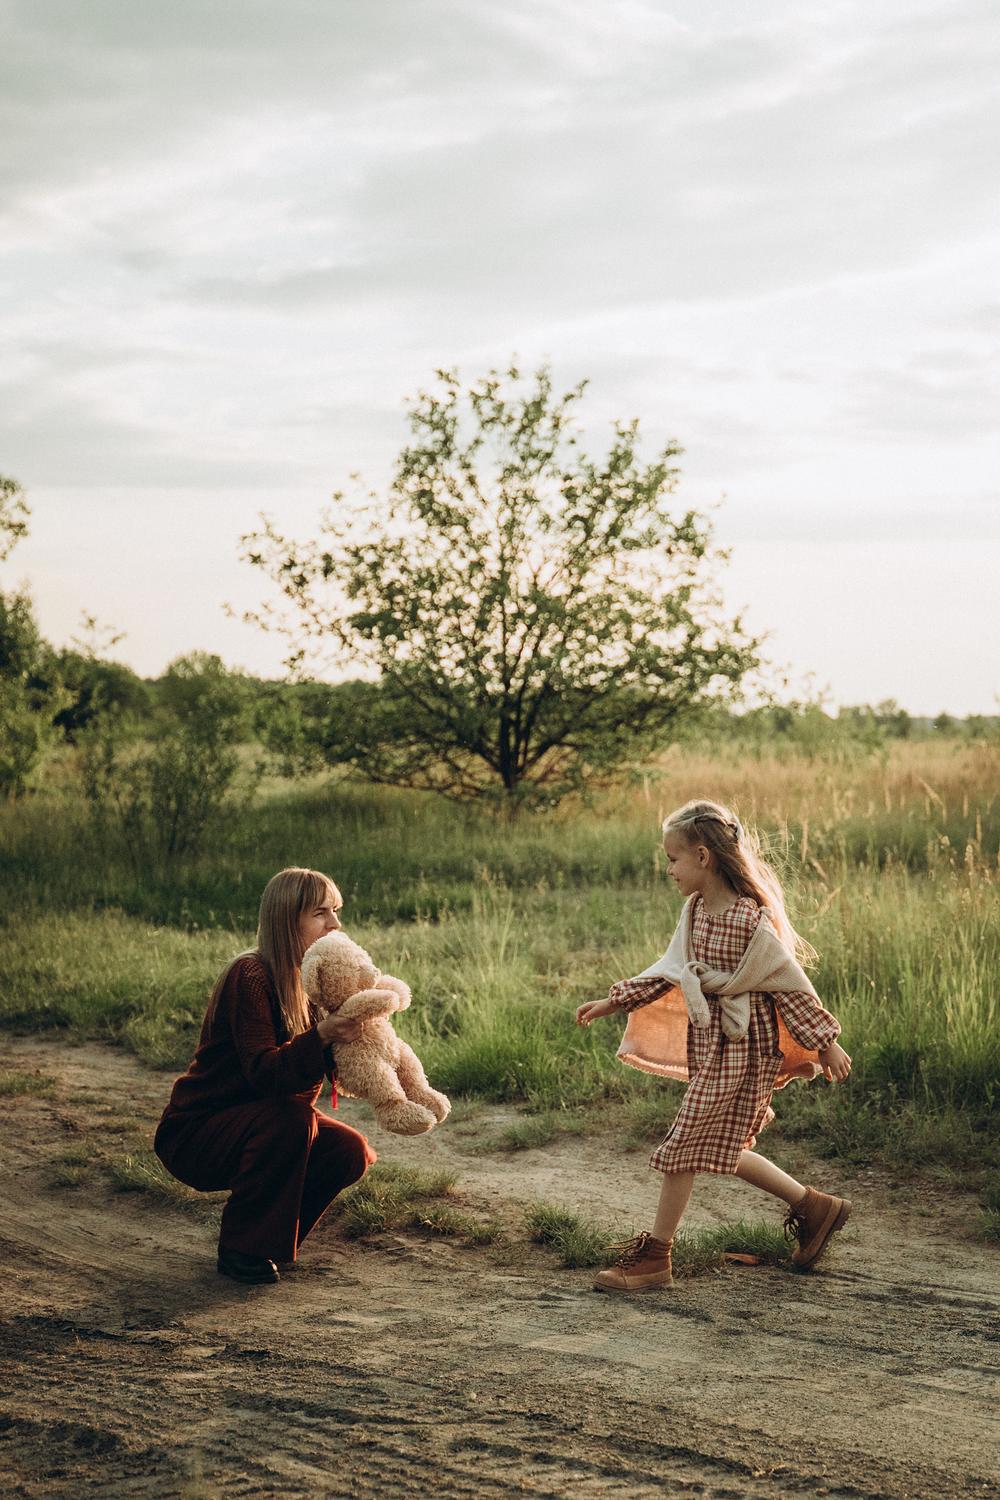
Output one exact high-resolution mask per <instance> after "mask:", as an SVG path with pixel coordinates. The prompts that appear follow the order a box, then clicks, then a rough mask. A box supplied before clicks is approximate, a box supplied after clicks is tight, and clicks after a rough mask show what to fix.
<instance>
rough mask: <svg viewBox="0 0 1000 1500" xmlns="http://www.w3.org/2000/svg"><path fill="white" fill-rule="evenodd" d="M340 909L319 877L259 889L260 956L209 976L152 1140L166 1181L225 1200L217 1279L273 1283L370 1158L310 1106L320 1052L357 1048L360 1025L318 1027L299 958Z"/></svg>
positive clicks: (300, 873)
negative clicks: (343, 1045)
mask: <svg viewBox="0 0 1000 1500" xmlns="http://www.w3.org/2000/svg"><path fill="white" fill-rule="evenodd" d="M342 905H343V902H342V900H341V897H340V893H339V891H338V890H337V887H336V886H335V885H334V883H333V881H332V880H330V879H328V877H327V876H326V875H321V874H319V873H318V871H316V870H300V869H288V870H282V871H280V873H279V874H277V875H275V876H274V878H273V879H272V880H270V881H269V882H268V884H267V886H266V888H265V890H264V894H263V896H262V897H261V903H260V917H259V922H258V928H257V946H256V948H254V949H252V950H251V951H250V952H248V953H241V954H239V955H238V957H236V958H235V959H233V961H232V962H231V963H230V964H229V965H228V966H227V968H226V969H225V970H224V971H223V973H222V974H221V975H220V976H219V979H218V982H217V983H216V986H215V989H214V990H213V991H212V995H211V999H210V1000H209V1003H208V1010H207V1011H206V1013H205V1020H204V1023H203V1025H202V1028H201V1038H200V1040H199V1043H198V1050H197V1052H196V1053H195V1055H194V1058H193V1059H192V1062H191V1065H190V1067H189V1068H188V1070H187V1072H186V1073H185V1074H183V1076H182V1077H180V1078H178V1080H177V1082H176V1083H175V1084H174V1087H173V1090H172V1092H171V1095H170V1102H169V1104H168V1105H167V1107H166V1110H165V1111H164V1114H163V1118H162V1119H161V1121H160V1124H159V1127H158V1129H157V1132H156V1139H155V1141H154V1143H153V1144H154V1149H155V1151H156V1154H157V1156H158V1157H159V1158H160V1160H161V1161H162V1163H163V1165H164V1166H165V1167H166V1168H167V1170H168V1172H171V1173H172V1174H173V1176H174V1177H176V1178H178V1179H179V1180H180V1181H181V1182H184V1183H186V1184H187V1185H188V1187H193V1188H197V1190H198V1191H199V1192H203V1193H208V1192H218V1191H219V1190H221V1189H223V1188H229V1189H230V1190H231V1193H230V1198H229V1202H228V1203H227V1204H226V1206H225V1208H224V1209H223V1212H222V1224H221V1226H220V1231H219V1259H218V1269H219V1271H220V1273H221V1274H222V1275H223V1276H231V1277H233V1278H234V1279H235V1280H236V1281H246V1282H255V1283H256V1282H273V1281H278V1280H279V1279H280V1277H279V1271H278V1266H279V1265H281V1264H283V1263H284V1264H286V1265H290V1264H293V1263H294V1261H295V1258H296V1256H297V1254H298V1248H299V1246H300V1245H301V1243H302V1241H303V1240H304V1239H305V1237H306V1235H307V1234H308V1233H309V1231H310V1230H311V1229H312V1227H313V1225H314V1224H315V1223H316V1222H317V1221H318V1219H319V1218H320V1216H321V1215H322V1214H323V1212H324V1210H325V1209H326V1208H327V1206H328V1205H329V1204H330V1202H331V1201H332V1200H333V1199H334V1198H335V1197H336V1196H337V1194H338V1193H339V1192H340V1191H341V1190H342V1189H343V1188H345V1187H348V1186H349V1185H350V1184H351V1183H352V1182H357V1181H358V1180H359V1178H361V1177H363V1176H364V1174H365V1172H367V1170H368V1168H369V1167H370V1166H371V1165H372V1163H373V1162H374V1161H375V1153H374V1151H373V1150H372V1149H371V1147H370V1146H369V1144H368V1142H367V1141H366V1140H365V1138H364V1136H363V1135H361V1134H360V1132H359V1131H357V1130H352V1129H351V1127H350V1126H349V1125H340V1124H338V1123H337V1122H336V1121H334V1120H331V1119H329V1118H328V1117H327V1116H325V1115H322V1114H320V1112H319V1111H318V1110H317V1108H316V1100H317V1098H318V1097H319V1093H320V1090H321V1088H322V1084H323V1078H324V1076H328V1077H330V1079H331V1083H332V1082H333V1078H332V1060H331V1056H330V1052H329V1047H330V1044H331V1043H332V1042H350V1041H355V1040H357V1038H358V1036H359V1035H360V1033H361V1027H362V1025H363V1022H361V1021H357V1020H351V1019H346V1020H345V1019H342V1018H340V1017H337V1016H328V1017H326V1019H324V1020H322V1021H317V1020H316V1018H315V1016H314V1014H313V1012H312V1009H311V1006H310V1004H309V1001H308V999H307V998H306V995H305V992H304V990H303V988H302V979H301V975H300V965H301V963H302V956H303V954H304V953H305V951H306V949H307V948H308V947H309V945H310V944H311V943H314V942H315V941H316V939H317V938H320V937H323V936H324V934H325V933H328V932H333V931H334V930H335V929H336V928H338V927H339V926H340V917H339V915H338V913H339V911H340V908H341V906H342ZM336 1102H337V1092H336V1085H335V1084H334V1086H333V1103H334V1106H336Z"/></svg>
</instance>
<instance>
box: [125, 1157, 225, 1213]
mask: <svg viewBox="0 0 1000 1500" xmlns="http://www.w3.org/2000/svg"><path fill="white" fill-rule="evenodd" d="M101 1165H102V1167H103V1169H104V1171H105V1172H106V1174H107V1176H108V1177H109V1178H110V1180H111V1183H112V1186H113V1187H114V1189H115V1191H116V1192H118V1193H145V1194H147V1195H148V1196H149V1197H151V1198H154V1199H156V1200H158V1201H159V1202H161V1203H167V1204H169V1205H170V1206H171V1207H173V1208H191V1207H204V1206H205V1205H206V1204H207V1203H208V1202H209V1201H210V1200H209V1199H208V1198H207V1197H206V1195H205V1194H204V1193H196V1192H195V1190H194V1189H193V1188H189V1187H185V1185H184V1184H183V1183H182V1182H178V1181H177V1178H176V1177H172V1176H171V1175H170V1173H169V1172H168V1171H167V1169H166V1167H165V1166H164V1165H163V1163H162V1162H161V1161H160V1160H159V1158H158V1157H157V1156H156V1155H155V1154H154V1153H153V1152H152V1151H149V1150H145V1149H141V1148H140V1149H138V1150H136V1151H128V1152H125V1153H124V1154H123V1155H122V1156H109V1157H104V1158H102V1161H101Z"/></svg>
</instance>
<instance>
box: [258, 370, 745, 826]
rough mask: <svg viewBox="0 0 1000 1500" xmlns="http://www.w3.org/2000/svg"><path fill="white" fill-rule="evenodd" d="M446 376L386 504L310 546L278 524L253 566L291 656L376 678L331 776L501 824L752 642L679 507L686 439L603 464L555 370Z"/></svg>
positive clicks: (699, 691)
mask: <svg viewBox="0 0 1000 1500" xmlns="http://www.w3.org/2000/svg"><path fill="white" fill-rule="evenodd" d="M438 379H439V385H438V388H437V389H436V390H435V391H432V392H429V393H428V392H423V393H421V394H420V395H419V396H418V398H417V400H416V401H415V403H414V405H413V409H412V411H411V415H410V426H411V432H412V440H411V442H410V443H409V444H408V445H407V446H406V447H405V448H404V449H403V451H402V453H401V454H400V457H399V460H398V463H397V467H396V473H395V478H394V480H393V483H392V485H391V488H390V492H389V495H388V497H387V500H386V503H385V504H384V506H381V507H377V508H376V510H375V512H373V514H371V515H369V516H367V517H359V516H356V515H355V516H353V517H351V516H349V515H348V514H347V512H346V511H345V509H344V507H343V506H342V505H340V501H341V499H342V497H337V500H338V510H337V512H336V514H335V515H331V516H329V517H328V518H327V519H326V520H325V522H324V525H323V529H322V533H321V536H320V539H319V540H318V541H316V542H315V543H312V544H299V543H297V542H294V541H289V540H288V539H286V538H284V537H282V536H280V535H279V534H278V533H277V532H276V531H275V530H274V529H273V527H272V526H271V525H270V524H266V525H265V527H264V529H263V530H262V531H260V532H259V533H256V534H254V535H252V536H250V537H247V538H245V539H244V540H245V547H246V552H245V556H246V558H247V560H248V561H249V562H251V563H252V564H254V565H255V566H258V567H260V568H262V569H263V570H264V572H265V573H266V574H267V575H268V576H269V577H271V578H272V579H273V580H274V581H275V582H276V583H277V584H278V585H279V587H280V588H281V590H282V592H283V593H284V595H285V598H286V600H287V601H288V602H289V604H290V605H291V606H292V612H293V622H292V623H291V625H290V626H289V627H288V628H289V631H290V634H291V635H292V638H293V640H294V641H295V643H296V645H297V648H298V649H297V651H296V653H295V656H296V659H299V660H301V658H302V656H303V654H304V652H305V650H306V648H307V647H308V646H309V645H310V644H312V643H314V642H316V641H317V640H319V641H320V642H321V643H322V644H323V645H325V647H326V648H327V649H330V648H331V647H332V648H333V649H334V650H335V651H336V652H338V653H339V655H340V658H341V659H346V660H353V661H360V662H363V663H365V664H366V666H367V668H368V670H369V671H370V672H371V674H372V675H373V676H374V678H375V680H376V684H377V685H376V686H370V687H365V686H364V685H362V684H358V685H357V693H356V696H357V699H358V710H359V711H358V712H355V713H351V712H345V713H344V714H343V715H342V716H341V717H340V718H339V719H338V721H337V723H336V724H335V725H334V724H331V723H329V722H328V724H327V733H326V735H325V736H324V738H323V742H322V749H323V753H324V755H325V756H326V758H327V759H328V760H329V761H330V762H331V763H333V764H341V765H348V766H353V767H355V768H357V769H359V770H361V771H363V773H364V775H365V777H366V778H368V779H369V780H374V781H380V782H385V783H389V784H392V785H400V786H412V787H419V788H422V789H430V790H435V791H439V792H443V793H445V794H447V795H448V796H450V797H454V798H458V799H478V800H486V801H490V800H492V801H494V802H498V803H500V804H502V805H503V806H504V807H505V809H506V810H508V811H510V810H512V809H514V808H516V807H518V806H521V805H523V804H525V803H536V804H543V805H552V804H554V803H556V802H558V801H559V800H560V799H561V798H563V797H565V796H566V795H567V794H568V793H569V792H570V791H572V790H574V789H578V788H579V787H581V786H583V785H584V783H585V782H586V783H588V784H589V785H591V786H592V785H593V784H594V780H595V777H598V776H600V775H601V774H602V773H606V772H608V771H610V770H611V769H612V768H614V767H616V766H619V765H621V764H622V763H623V762H626V761H628V760H629V759H635V758H637V757H638V756H640V755H641V754H642V752H643V751H644V750H645V749H648V747H649V746H650V745H653V744H662V743H663V741H664V739H665V738H667V737H668V736H669V734H670V733H671V732H672V730H673V728H674V726H675V725H676V724H677V723H679V722H680V721H681V720H682V719H683V717H684V716H685V714H687V713H690V712H691V711H692V709H693V708H694V707H695V706H696V705H698V704H701V703H704V702H706V701H709V700H711V699H712V698H713V697H714V696H717V695H718V694H719V693H720V692H721V691H722V690H724V689H731V688H732V687H733V685H734V684H738V683H739V682H740V680H741V679H742V677H743V675H744V674H745V673H746V672H747V671H748V669H749V668H750V666H751V665H753V664H754V663H755V660H756V655H755V651H756V644H757V643H756V642H754V641H752V640H751V639H749V638H748V637H746V636H744V635H743V633H742V631H741V629H740V626H739V623H738V622H730V621H726V620H724V619H723V618H722V617H721V616H720V615H719V613H718V609H717V605H716V601H715V599H714V597H713V595H712V594H711V592H710V590H709V588H708V587H707V576H706V575H707V574H708V573H709V571H710V569H711V566H712V564H713V560H714V558H713V554H712V550H711V541H710V532H709V528H708V524H707V522H706V521H705V519H704V518H703V517H701V516H699V515H698V514H697V513H695V512H694V511H683V512H679V513H678V512H675V509H674V507H673V504H672V498H671V497H672V495H673V491H674V489H675V486H676V481H677V474H678V470H677V468H676V467H675V464H674V460H675V458H676V457H677V455H678V453H679V451H680V450H679V449H678V447H677V446H676V445H675V444H674V443H669V444H668V445H667V446H666V447H665V448H664V449H662V451H660V452H659V453H658V454H656V456H655V457H654V458H653V459H652V460H651V461H649V462H647V461H645V460H644V459H643V458H642V457H641V456H640V452H639V431H638V424H637V423H636V422H631V423H618V424H616V425H615V427H614V429H613V436H612V440H611V445H610V448H609V450H608V452H607V454H606V455H605V456H604V457H603V458H602V459H601V460H599V461H594V460H591V459H590V458H588V457H587V456H586V455H585V454H584V453H582V452H581V451H580V450H579V448H578V440H577V437H576V434H575V428H574V419H575V415H576V406H577V403H578V402H579V400H580V399H581V397H582V395H583V390H584V387H583V386H582V385H580V386H578V387H576V388H575V389H574V390H571V391H569V392H567V393H565V394H563V395H558V394H557V393H556V392H555V391H554V390H553V386H552V379H551V373H550V371H549V370H548V369H544V368H543V369H542V370H540V371H539V372H538V374H537V376H536V378H535V381H534V384H533V385H532V384H530V383H525V382H524V381H523V378H522V375H521V372H520V371H518V370H517V369H510V370H508V371H506V372H505V374H503V375H500V374H498V373H497V372H492V373H491V374H490V375H489V376H487V377H486V378H485V379H483V380H481V381H479V382H478V383H477V384H475V385H473V386H471V387H469V388H468V389H467V390H464V391H463V389H462V388H461V385H460V383H459V380H458V377H457V375H456V374H454V373H452V372H447V371H439V372H438ZM345 516H346V517H347V518H346V519H344V517H345ZM254 618H255V619H256V620H257V622H258V623H262V624H265V625H271V624H275V623H277V617H276V616H275V615H274V613H273V612H269V611H265V612H264V613H263V614H262V615H257V616H255V617H254Z"/></svg>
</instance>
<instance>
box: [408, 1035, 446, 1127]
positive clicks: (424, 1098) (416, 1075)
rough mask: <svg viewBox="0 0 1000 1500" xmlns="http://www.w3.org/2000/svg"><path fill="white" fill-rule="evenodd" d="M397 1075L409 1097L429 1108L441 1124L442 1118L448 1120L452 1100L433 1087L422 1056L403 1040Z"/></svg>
mask: <svg viewBox="0 0 1000 1500" xmlns="http://www.w3.org/2000/svg"><path fill="white" fill-rule="evenodd" d="M396 1075H397V1077H398V1078H399V1081H400V1083H401V1084H402V1086H403V1091H404V1093H405V1094H406V1097H407V1098H408V1099H415V1100H416V1101H417V1103H418V1104H422V1105H423V1106H424V1107H425V1109H429V1110H430V1111H431V1114H432V1115H433V1116H434V1118H435V1119H436V1120H437V1122H438V1124H439V1125H440V1123H441V1121H442V1120H447V1118H448V1116H449V1114H450V1113H451V1100H450V1099H449V1098H448V1096H447V1094H439V1093H438V1091H437V1089H432V1088H431V1086H430V1084H429V1083H428V1082H427V1074H426V1073H425V1072H424V1067H423V1063H422V1062H421V1061H420V1058H419V1057H418V1056H417V1054H416V1053H415V1052H414V1050H413V1048H412V1047H409V1046H407V1044H406V1042H402V1041H401V1042H400V1044H399V1061H398V1062H397V1064H396Z"/></svg>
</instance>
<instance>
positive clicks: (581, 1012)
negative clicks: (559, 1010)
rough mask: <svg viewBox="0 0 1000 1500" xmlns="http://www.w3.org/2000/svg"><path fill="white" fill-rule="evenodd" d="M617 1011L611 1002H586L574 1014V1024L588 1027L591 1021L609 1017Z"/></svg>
mask: <svg viewBox="0 0 1000 1500" xmlns="http://www.w3.org/2000/svg"><path fill="white" fill-rule="evenodd" d="M617 1009H618V1007H617V1005H615V1004H613V1003H612V1001H611V1000H588V1001H587V1002H586V1003H585V1004H584V1005H581V1006H580V1007H579V1008H578V1010H577V1013H576V1024H577V1025H578V1026H589V1025H590V1023H591V1021H596V1020H598V1019H599V1018H600V1017H601V1016H610V1015H613V1014H614V1012H615V1011H616V1010H617Z"/></svg>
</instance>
